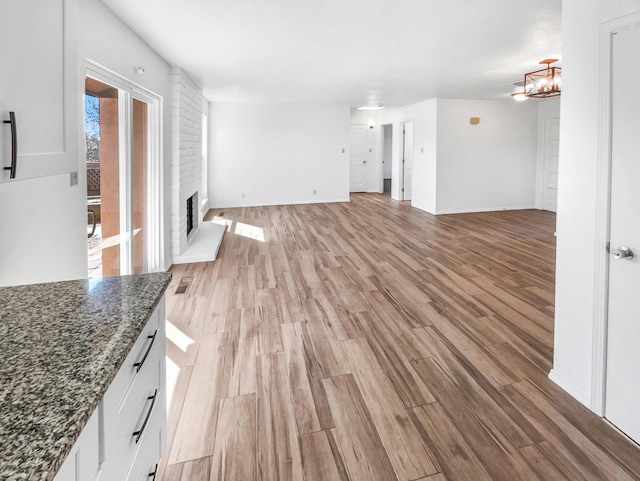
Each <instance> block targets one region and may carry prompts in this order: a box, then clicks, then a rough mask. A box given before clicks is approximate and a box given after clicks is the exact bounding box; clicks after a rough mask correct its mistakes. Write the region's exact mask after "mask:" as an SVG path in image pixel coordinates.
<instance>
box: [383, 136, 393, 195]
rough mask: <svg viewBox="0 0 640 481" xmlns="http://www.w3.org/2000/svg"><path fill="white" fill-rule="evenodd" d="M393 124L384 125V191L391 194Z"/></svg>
mask: <svg viewBox="0 0 640 481" xmlns="http://www.w3.org/2000/svg"><path fill="white" fill-rule="evenodd" d="M392 159H393V124H386V125H383V126H382V192H383V193H384V194H385V195H387V196H390V195H391V180H392V175H393V173H392V169H391V167H392V162H393V160H392Z"/></svg>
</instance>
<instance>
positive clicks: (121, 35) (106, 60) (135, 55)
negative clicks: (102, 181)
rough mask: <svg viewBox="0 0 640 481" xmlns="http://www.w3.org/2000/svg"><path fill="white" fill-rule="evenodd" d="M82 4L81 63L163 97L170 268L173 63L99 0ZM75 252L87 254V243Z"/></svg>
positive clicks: (165, 248) (166, 259)
mask: <svg viewBox="0 0 640 481" xmlns="http://www.w3.org/2000/svg"><path fill="white" fill-rule="evenodd" d="M79 7H80V8H79V17H80V18H79V27H80V32H79V38H80V59H81V63H83V62H84V60H82V59H84V58H87V59H90V60H92V61H94V62H97V63H98V64H100V65H102V66H103V67H106V68H107V69H110V70H111V71H113V72H115V73H117V74H119V75H121V76H123V77H125V78H127V79H129V80H130V81H131V82H133V83H136V84H138V85H140V86H142V87H144V88H146V89H148V90H151V91H152V92H154V93H155V94H157V95H160V96H161V97H162V98H163V108H162V109H163V125H162V142H163V148H162V151H161V155H162V160H163V165H164V182H163V192H164V206H163V208H164V215H163V233H164V236H163V240H164V246H163V251H164V263H165V268H168V267H169V266H170V265H171V195H170V193H171V93H172V85H171V67H170V66H169V65H168V64H167V62H165V61H164V60H163V59H162V58H161V57H160V56H159V55H158V54H157V53H156V52H155V51H153V50H152V49H151V48H150V47H149V46H148V45H147V44H146V43H145V42H143V41H142V39H140V37H138V36H137V35H136V34H135V33H134V32H133V31H132V30H131V29H130V28H129V27H127V26H126V25H125V24H124V23H122V21H121V20H120V19H119V18H118V17H116V16H115V15H114V14H113V13H112V12H111V11H110V10H109V9H108V8H107V7H105V6H104V4H102V2H100V1H99V0H80V1H79ZM136 66H143V67H144V68H145V72H144V74H138V73H136V72H135V70H134V67H136ZM80 69H81V71H82V78H84V65H80ZM81 85H84V82H82V83H81ZM80 170H81V174H80V179H81V186H80V187H81V190H82V189H86V185H85V183H86V174H85V167H84V162H80ZM78 201H79V202H80V201H81V202H82V203H83V206H84V205H85V204H86V200H85V197H84V193H83V194H82V196H81V200H78ZM85 208H86V206H85ZM82 222H85V221H84V218H83V220H82ZM69 255H71V253H69ZM73 255H74V256H78V255H82V256H85V257H86V247H85V248H84V250H80V251H78V252H74V253H73ZM85 262H86V260H85ZM85 276H86V274H85Z"/></svg>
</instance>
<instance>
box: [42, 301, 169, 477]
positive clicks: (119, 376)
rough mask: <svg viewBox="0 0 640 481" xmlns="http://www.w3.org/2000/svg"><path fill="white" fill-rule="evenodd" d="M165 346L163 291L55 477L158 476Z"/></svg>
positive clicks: (163, 422) (163, 427) (162, 432)
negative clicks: (99, 420) (156, 474)
mask: <svg viewBox="0 0 640 481" xmlns="http://www.w3.org/2000/svg"><path fill="white" fill-rule="evenodd" d="M165 346H166V334H165V307H164V297H163V298H162V299H161V300H160V302H159V304H158V306H157V307H156V309H155V310H154V312H153V314H152V315H151V317H150V319H149V321H148V322H147V324H146V325H145V327H144V329H143V330H142V333H141V334H140V336H139V337H138V339H137V340H136V342H135V344H134V346H133V348H132V349H131V351H130V352H129V354H128V355H127V357H126V359H125V361H124V363H123V364H122V366H121V367H120V369H119V370H118V372H117V373H116V375H115V377H114V379H113V381H112V382H111V384H110V385H109V388H108V389H107V391H106V392H105V394H104V397H103V398H102V401H101V402H100V404H99V406H98V408H97V409H96V412H94V414H93V415H92V417H91V419H90V420H89V422H88V423H87V425H86V427H85V428H84V430H83V431H82V433H81V434H80V437H79V438H78V440H77V441H76V443H75V444H74V447H73V448H72V450H71V452H70V454H69V456H68V457H67V458H66V460H65V462H64V463H63V465H62V467H61V468H60V470H59V471H58V473H57V475H56V477H55V478H54V481H98V480H100V481H111V480H114V481H115V480H122V481H139V480H148V479H150V478H152V473H153V472H154V471H155V467H156V465H157V464H158V463H159V462H160V456H161V455H162V452H163V451H164V448H165V445H166V432H167V407H166V397H167V394H166V360H165V356H166V348H165ZM99 418H101V419H102V422H100V423H98V419H99ZM98 428H99V429H98Z"/></svg>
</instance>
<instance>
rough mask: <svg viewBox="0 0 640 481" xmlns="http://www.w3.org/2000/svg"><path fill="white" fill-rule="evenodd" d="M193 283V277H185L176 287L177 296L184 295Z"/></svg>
mask: <svg viewBox="0 0 640 481" xmlns="http://www.w3.org/2000/svg"><path fill="white" fill-rule="evenodd" d="M192 281H193V277H183V278H181V279H180V284H178V287H176V292H175V294H184V293H185V292H187V289H189V286H190V285H191V282H192Z"/></svg>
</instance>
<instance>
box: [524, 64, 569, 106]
mask: <svg viewBox="0 0 640 481" xmlns="http://www.w3.org/2000/svg"><path fill="white" fill-rule="evenodd" d="M557 61H558V59H556V58H548V59H546V60H543V61H542V62H540V65H546V66H547V68H544V69H542V70H536V71H535V72H529V73H526V74H524V95H525V96H527V97H537V98H549V97H556V96H558V95H560V93H561V87H562V69H561V68H560V67H551V64H552V63H556V62H557Z"/></svg>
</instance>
